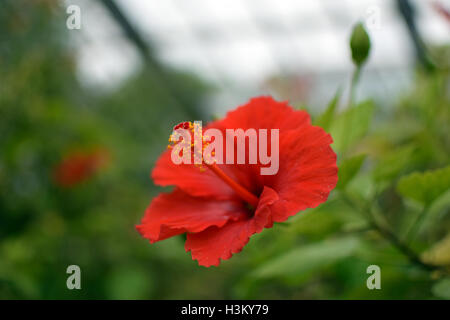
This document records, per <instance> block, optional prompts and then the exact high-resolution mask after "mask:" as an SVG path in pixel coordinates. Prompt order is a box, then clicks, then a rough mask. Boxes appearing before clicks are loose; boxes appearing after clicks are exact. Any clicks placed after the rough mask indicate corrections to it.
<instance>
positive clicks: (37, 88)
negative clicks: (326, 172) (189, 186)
mask: <svg viewBox="0 0 450 320" xmlns="http://www.w3.org/2000/svg"><path fill="white" fill-rule="evenodd" d="M70 6H72V7H71V8H76V9H77V8H78V9H79V17H80V21H81V24H80V26H79V27H80V28H77V26H76V24H73V22H74V20H71V19H73V16H72V15H73V13H74V12H73V11H69V12H68V11H67V8H69V7H70ZM74 6H75V7H74ZM449 12H450V1H448V0H445V1H444V0H436V1H431V0H430V1H428V0H425V1H422V0H415V1H412V0H410V1H406V0H367V1H366V0H364V1H363V0H347V1H333V0H319V1H317V0H305V1H294V0H282V1H279V0H278V1H275V0H264V1H262V0H245V1H243V0H240V1H238V0H232V1H223V2H218V1H215V2H212V1H206V0H183V1H181V0H170V1H168V0H167V1H156V0H115V1H112V0H99V1H87V0H70V1H56V0H35V1H26V0H3V1H1V3H0V30H2V31H1V32H0V299H223V298H228V299H230V298H231V299H383V298H384V299H415V298H424V299H437V298H439V299H441V298H443V299H446V298H448V299H450V280H449V277H448V274H449V273H448V265H450V233H449V230H450V216H449V214H448V211H449V208H450V193H449V187H450V186H449V183H450V182H449V181H450V170H449V167H448V166H449V164H450V132H449V125H450V115H449V113H450V112H449V111H450V81H449V67H450V47H449V44H450V32H449V31H450V13H449ZM357 22H363V24H364V25H365V27H366V29H367V31H368V33H369V36H370V38H371V43H372V46H371V53H370V58H369V60H368V62H367V64H366V65H365V66H364V68H363V70H362V73H361V76H360V77H359V81H357V83H354V85H353V91H354V93H355V101H356V102H355V105H353V104H351V103H349V98H348V97H349V95H350V94H351V93H350V91H351V88H352V85H351V81H352V75H353V74H354V69H355V67H354V65H353V63H352V59H351V51H350V45H349V41H350V36H351V33H352V29H353V26H354V25H355V24H356V23H357ZM258 95H272V96H273V97H274V98H275V99H277V100H289V101H290V103H291V105H292V106H293V107H295V108H301V109H306V110H308V112H309V113H310V114H311V116H312V118H313V120H314V122H315V123H317V124H320V125H322V126H323V127H324V128H325V129H326V130H327V131H329V132H331V134H332V135H333V138H334V140H335V144H334V145H333V148H334V149H335V150H336V152H337V153H338V159H339V164H340V174H339V175H340V179H341V180H342V181H343V182H342V183H341V185H340V186H338V188H337V190H336V191H333V192H332V194H331V195H330V199H329V201H328V202H327V203H325V204H324V205H322V206H320V207H319V208H316V209H314V210H307V211H305V212H302V213H300V214H298V215H297V216H296V217H294V218H292V219H290V220H289V221H288V222H286V223H283V224H277V225H275V226H274V228H272V229H270V230H265V231H264V232H263V233H261V234H258V235H255V236H254V237H252V238H251V240H250V242H249V244H248V245H247V246H246V247H245V248H244V250H243V251H242V253H240V254H237V255H235V256H234V257H233V258H232V259H230V260H228V261H225V262H223V263H222V264H221V265H220V267H219V268H215V267H211V268H203V267H199V266H198V265H197V263H196V261H192V259H191V256H190V254H187V253H185V251H184V239H183V237H175V238H171V239H168V240H165V241H162V242H160V243H157V244H154V245H150V244H149V243H148V241H147V240H145V239H143V238H141V237H140V236H139V234H138V233H137V232H136V230H135V227H134V226H135V225H136V224H137V223H139V221H140V219H141V217H142V216H143V213H144V211H145V208H146V207H147V205H148V204H149V202H150V201H151V199H152V198H153V197H154V196H155V195H156V194H158V193H159V192H161V191H163V189H162V188H159V187H156V186H154V184H153V183H152V181H151V179H150V177H149V173H150V171H151V169H152V168H153V165H154V162H155V161H156V159H157V158H158V156H159V155H160V154H161V152H162V151H163V150H164V149H165V148H166V145H167V139H168V136H169V134H170V131H171V128H172V127H173V126H174V125H175V124H177V123H179V122H181V121H186V120H203V121H209V120H212V119H214V118H215V117H222V116H224V115H225V113H226V112H227V111H228V110H231V109H234V108H235V107H236V106H238V105H240V104H243V103H245V102H247V101H248V99H249V98H251V97H253V96H258ZM330 101H331V103H330ZM349 119H350V120H349ZM348 121H352V122H350V125H349V122H348ZM344 131H345V132H347V133H346V134H343V132H344ZM349 131H350V133H348V132H349ZM361 212H362V213H363V214H362V215H361ZM367 212H371V213H373V215H374V216H375V218H376V220H377V221H382V222H383V223H382V226H383V228H381V231H380V228H374V227H373V224H372V223H371V222H370V221H367V219H365V218H364V213H367ZM386 230H389V232H387V233H386ZM405 247H406V248H407V249H406V250H405ZM73 264H74V265H78V266H80V268H81V274H82V278H81V279H82V281H81V282H82V290H68V289H67V287H66V279H67V277H68V274H66V268H67V267H68V266H69V265H73ZM374 264H375V265H379V266H380V267H381V272H382V289H381V290H369V289H368V288H367V286H366V280H367V277H368V276H369V275H368V274H367V273H366V269H367V267H368V266H369V265H374Z"/></svg>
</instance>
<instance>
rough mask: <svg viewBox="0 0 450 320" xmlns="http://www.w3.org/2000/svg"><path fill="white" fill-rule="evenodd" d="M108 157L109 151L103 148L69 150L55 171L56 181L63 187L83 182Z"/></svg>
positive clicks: (104, 162) (102, 164) (101, 165)
mask: <svg viewBox="0 0 450 320" xmlns="http://www.w3.org/2000/svg"><path fill="white" fill-rule="evenodd" d="M108 158H109V157H108V153H107V152H106V151H105V150H103V149H96V150H91V151H81V150H77V151H72V152H69V153H68V154H67V155H65V156H64V158H63V159H62V161H61V162H60V163H59V164H58V165H57V166H56V167H55V169H54V171H53V178H54V180H55V183H56V184H57V185H58V186H60V187H63V188H68V187H72V186H75V185H77V184H79V183H82V182H83V181H86V180H88V179H89V178H91V177H92V176H93V175H94V174H95V172H97V171H98V169H100V168H101V167H103V166H104V165H105V164H106V163H107V161H108Z"/></svg>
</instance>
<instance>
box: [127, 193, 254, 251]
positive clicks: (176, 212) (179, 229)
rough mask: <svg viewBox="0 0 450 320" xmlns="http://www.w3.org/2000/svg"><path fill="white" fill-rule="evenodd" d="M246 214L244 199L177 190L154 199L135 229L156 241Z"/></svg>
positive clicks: (239, 217)
mask: <svg viewBox="0 0 450 320" xmlns="http://www.w3.org/2000/svg"><path fill="white" fill-rule="evenodd" d="M245 217H247V211H246V209H245V208H244V206H243V204H242V202H236V201H218V200H208V199H202V198H194V197H191V196H189V195H188V194H186V193H184V192H182V191H180V190H175V191H173V192H172V193H161V194H160V195H158V196H157V197H156V198H155V199H153V201H152V202H151V204H150V206H149V207H148V208H147V210H146V212H145V216H144V218H143V219H142V222H141V224H140V225H138V226H136V229H137V230H138V231H139V232H140V233H141V235H142V236H143V237H145V238H148V239H149V240H150V242H152V243H154V242H156V241H159V240H163V239H166V238H169V237H172V236H174V235H177V234H181V233H184V232H200V231H203V230H205V229H206V228H208V227H210V226H217V227H221V226H223V225H224V224H225V223H227V221H229V220H238V219H243V218H245Z"/></svg>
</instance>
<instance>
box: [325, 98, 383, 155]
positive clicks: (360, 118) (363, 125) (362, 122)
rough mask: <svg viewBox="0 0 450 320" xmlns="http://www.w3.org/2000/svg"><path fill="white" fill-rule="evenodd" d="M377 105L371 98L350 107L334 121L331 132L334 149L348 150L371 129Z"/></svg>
mask: <svg viewBox="0 0 450 320" xmlns="http://www.w3.org/2000/svg"><path fill="white" fill-rule="evenodd" d="M374 109H375V106H374V104H373V102H372V101H371V100H367V101H364V102H361V103H360V104H358V105H357V106H355V107H351V108H348V109H347V110H345V111H344V112H342V113H341V114H339V115H338V116H337V117H336V118H335V120H334V121H333V123H332V125H331V128H330V133H331V136H332V137H333V139H334V143H333V149H335V150H336V151H341V152H342V151H346V150H347V149H348V148H349V147H350V146H352V145H353V144H354V143H355V142H357V141H358V140H359V139H361V138H362V137H364V136H365V135H366V133H367V131H368V130H369V126H370V123H371V120H372V116H373V112H374Z"/></svg>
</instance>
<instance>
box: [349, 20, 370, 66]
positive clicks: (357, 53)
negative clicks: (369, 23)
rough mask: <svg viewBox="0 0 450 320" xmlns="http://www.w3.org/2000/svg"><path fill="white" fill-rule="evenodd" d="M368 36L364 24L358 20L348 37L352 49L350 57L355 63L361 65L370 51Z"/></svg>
mask: <svg viewBox="0 0 450 320" xmlns="http://www.w3.org/2000/svg"><path fill="white" fill-rule="evenodd" d="M370 47H371V43H370V38H369V35H368V34H367V31H366V29H365V28H364V25H363V24H362V23H361V22H360V23H358V24H357V25H356V26H355V27H354V28H353V32H352V36H351V39H350V48H351V50H352V59H353V62H354V63H355V65H357V66H361V65H363V64H364V63H365V62H366V60H367V58H368V57H369V53H370Z"/></svg>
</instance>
